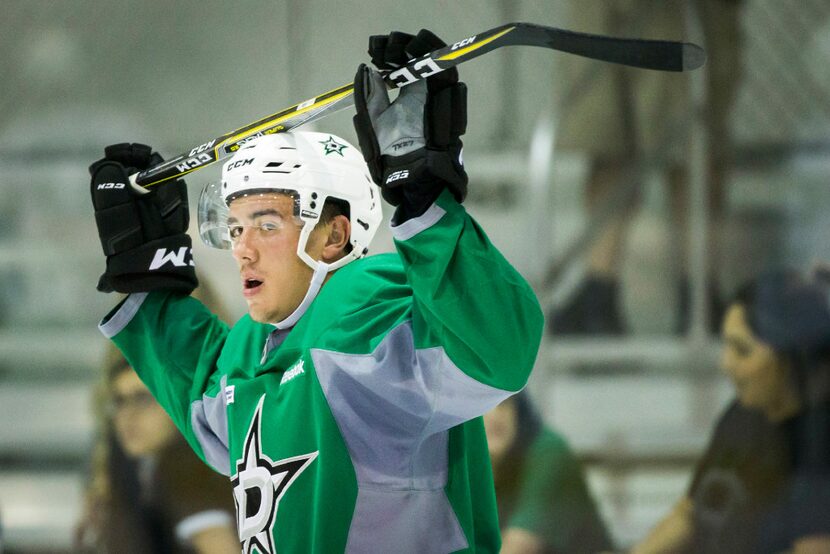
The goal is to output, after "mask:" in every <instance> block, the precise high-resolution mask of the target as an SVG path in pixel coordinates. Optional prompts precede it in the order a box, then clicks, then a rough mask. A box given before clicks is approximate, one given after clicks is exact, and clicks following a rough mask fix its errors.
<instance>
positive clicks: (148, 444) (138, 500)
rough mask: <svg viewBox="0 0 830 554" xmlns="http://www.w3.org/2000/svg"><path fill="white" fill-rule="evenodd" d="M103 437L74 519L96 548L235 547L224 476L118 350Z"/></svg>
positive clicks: (109, 369)
mask: <svg viewBox="0 0 830 554" xmlns="http://www.w3.org/2000/svg"><path fill="white" fill-rule="evenodd" d="M107 374H108V379H107V384H108V390H107V392H106V396H107V401H108V404H109V410H110V412H109V414H108V416H109V417H108V420H107V422H106V430H105V433H106V434H105V437H104V440H103V441H102V443H101V444H99V445H98V449H97V450H96V452H95V453H94V458H95V459H94V461H93V466H94V468H93V477H92V482H91V483H90V487H89V490H88V494H87V499H86V505H85V514H84V518H83V521H82V522H81V524H80V526H79V542H80V544H81V546H86V547H90V546H91V547H93V548H94V549H95V551H98V552H111V553H119V554H120V553H125V552H135V553H144V552H147V553H150V552H154V553H156V552H197V553H200V554H206V553H230V552H239V539H238V537H237V533H236V526H235V522H234V516H233V514H234V506H233V496H232V491H231V486H230V483H229V482H228V480H227V479H226V478H225V477H224V476H222V475H220V474H218V473H215V472H214V471H213V470H211V469H210V468H209V467H208V466H207V465H205V464H204V463H203V462H202V461H201V460H199V459H198V458H197V457H196V454H194V453H193V451H192V450H191V449H190V447H189V446H188V445H187V443H186V442H185V440H184V438H183V437H182V436H181V434H180V433H179V431H178V430H177V429H176V427H175V426H174V425H173V422H172V420H171V419H170V417H169V416H168V415H167V414H166V413H165V412H164V410H163V409H162V408H161V406H159V405H158V403H157V402H156V401H155V399H154V398H153V396H152V395H151V394H150V391H149V390H148V389H147V387H146V386H145V385H144V383H142V382H141V380H140V379H139V378H138V375H137V374H136V373H135V371H133V369H132V368H131V367H130V366H129V365H128V364H127V361H126V360H125V359H124V358H123V357H121V356H120V355H119V354H118V353H117V352H112V353H111V356H110V362H109V363H108V366H107Z"/></svg>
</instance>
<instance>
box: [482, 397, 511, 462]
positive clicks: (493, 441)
mask: <svg viewBox="0 0 830 554" xmlns="http://www.w3.org/2000/svg"><path fill="white" fill-rule="evenodd" d="M517 419H518V414H516V403H515V402H513V401H512V400H509V399H508V400H505V401H504V402H502V403H501V404H499V405H498V406H496V407H495V408H493V409H492V410H490V411H489V412H487V413H486V414H484V430H485V432H486V433H487V446H488V448H489V449H490V458H491V459H492V460H493V461H494V462H495V461H498V460H500V459H501V458H502V456H504V455H505V454H506V453H507V452H508V451H509V450H510V447H511V446H512V445H513V441H515V440H516V430H517V426H518V421H517Z"/></svg>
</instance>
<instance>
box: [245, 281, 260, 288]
mask: <svg viewBox="0 0 830 554" xmlns="http://www.w3.org/2000/svg"><path fill="white" fill-rule="evenodd" d="M261 284H262V281H259V280H258V279H245V290H251V289H255V288H257V287H258V286H260V285H261Z"/></svg>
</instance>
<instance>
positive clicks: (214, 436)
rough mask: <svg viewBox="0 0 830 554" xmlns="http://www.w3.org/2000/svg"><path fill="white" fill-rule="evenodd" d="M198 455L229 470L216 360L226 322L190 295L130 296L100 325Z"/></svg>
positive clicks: (222, 470)
mask: <svg viewBox="0 0 830 554" xmlns="http://www.w3.org/2000/svg"><path fill="white" fill-rule="evenodd" d="M99 329H100V330H101V332H102V333H103V334H104V335H105V336H106V337H108V338H110V339H111V340H112V341H113V342H114V343H115V344H116V346H118V348H119V349H121V351H122V352H123V353H124V356H125V357H126V359H127V361H128V362H129V363H130V365H131V366H132V367H133V369H135V371H136V373H138V375H139V376H140V377H141V380H142V381H144V383H145V384H146V385H147V387H148V388H149V389H150V391H151V392H152V393H153V396H155V398H156V400H157V401H158V403H159V404H161V406H162V407H163V408H164V409H165V411H167V413H168V414H169V415H170V417H171V419H172V420H173V422H174V423H175V424H176V427H178V428H179V430H180V431H181V432H182V434H183V435H184V437H185V438H186V439H187V441H188V443H189V444H190V445H191V446H192V447H193V449H194V451H195V452H196V454H198V455H199V457H200V458H202V459H203V460H204V461H205V462H207V463H208V464H209V465H211V466H212V467H213V468H214V469H216V470H217V471H220V472H221V473H226V474H227V473H228V471H229V470H230V463H229V461H228V437H227V419H226V418H227V416H226V415H225V414H226V411H225V407H226V405H225V399H224V394H222V392H223V389H224V385H223V384H222V382H221V381H220V376H219V374H218V372H217V371H216V361H217V359H218V357H219V354H220V352H221V350H222V346H223V345H224V343H225V339H226V338H227V335H228V333H229V329H228V326H227V325H226V324H225V323H224V322H222V321H221V320H220V319H219V318H218V317H216V316H215V315H213V314H212V313H211V312H210V311H209V310H208V309H207V308H206V307H205V306H204V305H203V304H202V303H201V302H199V301H198V300H196V299H195V298H192V297H190V296H181V295H177V294H172V293H165V292H151V293H138V294H131V295H130V296H128V297H127V298H126V300H125V301H124V302H122V303H121V304H120V305H119V306H118V307H117V308H116V309H115V310H113V311H112V312H111V313H110V314H109V315H108V316H107V317H106V318H105V319H104V320H103V321H102V322H101V324H100V325H99Z"/></svg>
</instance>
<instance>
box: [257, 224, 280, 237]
mask: <svg viewBox="0 0 830 554" xmlns="http://www.w3.org/2000/svg"><path fill="white" fill-rule="evenodd" d="M259 228H260V229H261V230H262V232H263V233H265V234H266V235H267V234H270V233H274V232H276V231H279V230H280V224H279V223H277V222H275V221H266V222H264V223H260V225H259Z"/></svg>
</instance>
